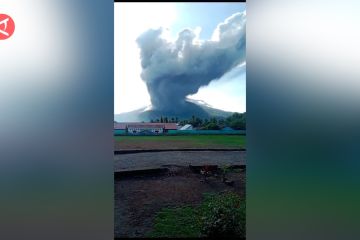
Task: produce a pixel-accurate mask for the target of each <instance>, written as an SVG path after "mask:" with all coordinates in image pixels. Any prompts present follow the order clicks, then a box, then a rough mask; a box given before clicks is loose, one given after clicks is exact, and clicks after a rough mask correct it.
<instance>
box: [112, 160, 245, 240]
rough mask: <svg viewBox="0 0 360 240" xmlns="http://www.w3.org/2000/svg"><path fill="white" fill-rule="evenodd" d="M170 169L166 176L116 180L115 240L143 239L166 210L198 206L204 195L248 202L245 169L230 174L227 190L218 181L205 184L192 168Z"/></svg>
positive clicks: (170, 167) (224, 185)
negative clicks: (228, 194)
mask: <svg viewBox="0 0 360 240" xmlns="http://www.w3.org/2000/svg"><path fill="white" fill-rule="evenodd" d="M167 167H168V168H169V172H167V173H166V174H165V175H164V174H163V175H143V176H128V177H120V178H119V177H117V178H115V238H120V237H144V236H145V235H146V233H148V232H149V231H151V230H152V226H153V221H154V218H155V215H156V213H157V212H158V211H160V210H161V209H162V208H163V207H172V206H182V205H184V204H191V205H196V204H199V203H200V202H201V200H202V194H203V193H209V192H222V191H225V190H229V191H233V192H236V193H238V194H239V195H240V196H241V197H244V198H245V176H246V174H245V169H242V170H240V169H239V170H238V171H236V172H231V173H229V174H228V178H229V179H230V180H233V181H234V185H233V186H228V185H226V184H224V183H223V182H221V180H220V179H217V178H215V177H211V178H209V180H208V181H207V182H203V181H202V180H203V176H202V175H201V174H199V173H194V172H193V171H191V170H190V169H189V167H181V166H167Z"/></svg>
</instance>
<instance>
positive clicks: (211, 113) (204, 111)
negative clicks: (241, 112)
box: [114, 99, 234, 122]
mask: <svg viewBox="0 0 360 240" xmlns="http://www.w3.org/2000/svg"><path fill="white" fill-rule="evenodd" d="M233 113H234V112H227V111H223V110H221V109H216V108H213V107H211V106H210V105H208V104H207V103H205V102H203V101H200V100H193V99H186V101H184V104H183V106H182V107H181V108H179V107H177V108H174V109H171V108H170V109H167V110H157V109H152V107H151V106H147V107H143V108H140V109H136V110H134V111H131V112H126V113H121V114H115V116H114V120H115V121H117V122H143V121H144V122H149V121H151V120H155V119H160V118H161V117H168V118H178V120H184V119H190V118H192V116H195V117H198V118H201V119H205V118H206V119H209V118H217V119H223V118H227V117H229V116H231V115H232V114H233Z"/></svg>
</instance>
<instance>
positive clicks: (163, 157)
mask: <svg viewBox="0 0 360 240" xmlns="http://www.w3.org/2000/svg"><path fill="white" fill-rule="evenodd" d="M245 156H246V151H169V152H143V153H134V154H118V155H115V156H114V160H115V163H114V170H115V172H116V171H122V170H132V169H141V168H158V167H164V166H165V167H166V166H167V165H177V166H189V164H191V165H206V164H209V165H245Z"/></svg>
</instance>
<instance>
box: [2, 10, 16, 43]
mask: <svg viewBox="0 0 360 240" xmlns="http://www.w3.org/2000/svg"><path fill="white" fill-rule="evenodd" d="M14 31H15V23H14V20H13V19H12V18H11V17H10V16H8V15H6V14H0V40H5V39H8V38H9V37H11V35H13V33H14Z"/></svg>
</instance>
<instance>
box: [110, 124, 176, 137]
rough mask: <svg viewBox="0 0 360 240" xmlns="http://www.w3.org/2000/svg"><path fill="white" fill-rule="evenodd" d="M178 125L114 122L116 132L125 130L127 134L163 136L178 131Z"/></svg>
mask: <svg viewBox="0 0 360 240" xmlns="http://www.w3.org/2000/svg"><path fill="white" fill-rule="evenodd" d="M177 129H178V126H177V124H176V123H142V122H122V123H116V122H114V130H125V131H126V133H127V134H134V135H137V134H162V133H166V132H167V131H169V130H177Z"/></svg>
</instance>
